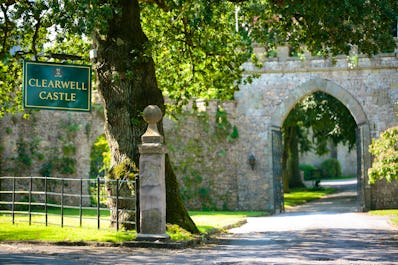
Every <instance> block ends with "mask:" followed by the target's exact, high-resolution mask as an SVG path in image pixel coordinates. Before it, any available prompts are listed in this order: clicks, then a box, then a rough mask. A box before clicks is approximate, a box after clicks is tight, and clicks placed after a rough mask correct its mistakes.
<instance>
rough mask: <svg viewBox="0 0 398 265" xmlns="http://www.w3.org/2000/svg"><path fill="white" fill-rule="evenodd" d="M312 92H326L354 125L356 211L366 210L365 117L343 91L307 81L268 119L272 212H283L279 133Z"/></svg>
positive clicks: (327, 82) (367, 131)
mask: <svg viewBox="0 0 398 265" xmlns="http://www.w3.org/2000/svg"><path fill="white" fill-rule="evenodd" d="M316 91H321V92H324V93H327V94H329V95H331V96H333V97H335V98H336V99H338V100H339V101H340V102H342V103H343V104H344V105H345V106H346V107H347V109H348V110H349V111H350V112H351V115H352V116H353V118H354V120H355V122H356V124H357V127H358V129H357V178H358V201H359V206H358V208H359V210H360V211H366V210H368V209H370V202H371V200H370V185H369V184H368V168H369V167H370V161H371V157H370V154H369V152H368V146H369V145H370V141H371V140H370V139H371V138H370V127H369V122H368V119H367V118H366V114H365V112H364V110H363V109H362V106H361V105H360V104H359V103H358V101H357V100H356V99H355V98H354V97H353V96H352V95H351V94H350V93H349V92H348V91H347V90H345V89H344V88H342V87H341V86H339V85H337V84H336V83H334V82H332V81H330V80H327V79H321V78H316V79H311V80H309V81H307V82H305V83H303V84H302V85H300V86H298V87H296V88H295V89H294V90H293V91H291V92H290V94H289V96H288V98H286V99H285V100H284V101H283V102H282V103H281V104H280V105H279V106H278V107H277V109H276V110H275V112H274V113H273V115H272V117H271V127H270V128H271V129H270V130H271V131H270V135H271V137H270V138H271V146H272V172H273V183H274V187H273V188H274V205H275V206H274V209H275V213H278V212H283V211H284V208H283V190H282V156H281V154H282V134H281V128H282V125H283V122H284V120H285V118H286V117H287V115H288V114H289V112H290V111H291V110H292V108H293V107H294V106H295V104H296V103H297V102H299V101H300V100H301V99H302V98H304V97H305V96H307V95H310V94H312V93H314V92H316Z"/></svg>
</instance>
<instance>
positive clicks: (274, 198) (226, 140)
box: [0, 54, 398, 212]
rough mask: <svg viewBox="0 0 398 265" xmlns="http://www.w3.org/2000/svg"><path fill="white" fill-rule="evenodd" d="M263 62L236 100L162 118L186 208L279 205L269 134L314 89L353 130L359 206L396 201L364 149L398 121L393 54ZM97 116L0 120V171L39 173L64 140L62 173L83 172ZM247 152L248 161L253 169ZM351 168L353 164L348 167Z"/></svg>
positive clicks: (98, 128)
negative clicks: (70, 167) (70, 165)
mask: <svg viewBox="0 0 398 265" xmlns="http://www.w3.org/2000/svg"><path fill="white" fill-rule="evenodd" d="M263 65H264V66H263V67H262V68H257V67H256V66H254V65H253V64H251V63H247V64H245V65H243V67H244V68H245V69H246V73H247V75H249V74H257V75H259V78H256V79H254V80H253V82H252V83H251V84H247V85H245V86H243V87H241V89H240V90H239V91H238V92H236V93H235V100H234V101H231V102H224V103H221V102H217V101H212V102H210V103H209V105H207V106H206V104H203V102H202V103H201V102H198V103H200V104H199V110H203V112H201V113H200V115H193V114H192V113H190V112H189V111H188V110H187V111H186V112H184V113H183V115H181V117H179V119H178V120H177V121H176V120H167V119H165V121H164V126H165V136H166V144H167V145H168V149H169V154H170V156H171V158H172V161H173V164H174V167H175V169H176V172H177V173H178V180H179V182H180V185H181V190H182V192H183V194H184V197H185V200H186V203H187V205H188V206H189V208H190V209H219V210H221V209H228V210H261V211H270V212H275V211H277V210H278V206H277V205H278V203H279V202H278V200H279V198H278V194H279V193H280V188H279V186H278V183H279V181H280V179H279V176H276V175H275V174H277V173H276V172H278V171H277V170H275V168H277V166H278V165H277V164H276V163H278V162H279V160H278V157H276V156H275V150H274V152H273V146H272V144H273V142H272V139H271V138H272V137H271V136H272V135H274V136H275V135H277V134H273V132H276V133H277V132H279V131H280V128H281V126H282V124H283V121H284V119H285V118H286V116H287V115H288V113H289V111H290V110H291V109H292V108H293V107H294V105H295V104H296V103H297V102H299V101H300V100H301V99H302V98H303V97H305V96H307V95H309V94H311V93H313V92H315V91H323V92H325V93H329V94H331V95H332V96H334V97H336V98H337V99H338V100H340V101H341V102H342V103H343V104H344V105H345V106H346V107H347V108H348V109H349V110H350V112H351V114H352V115H353V117H354V119H355V121H356V122H357V125H358V127H359V128H360V132H361V134H360V139H359V140H360V150H359V153H360V156H361V157H360V161H361V167H360V168H359V171H357V172H358V180H359V183H360V184H359V187H360V190H359V194H360V195H359V196H360V200H361V205H362V206H363V207H362V206H361V207H362V208H363V209H367V208H370V207H374V208H379V207H388V208H389V207H395V206H394V205H396V204H394V203H396V202H395V200H394V199H391V198H397V193H396V192H397V186H396V185H395V184H394V185H383V184H377V185H375V186H370V185H369V184H368V182H367V169H368V168H369V167H370V164H371V157H370V154H369V153H368V152H367V147H368V145H369V144H370V142H371V139H372V138H374V137H378V136H379V134H380V132H381V131H383V130H385V129H387V128H389V127H393V126H396V125H398V122H397V116H396V113H397V105H396V102H398V89H397V88H398V81H397V80H398V58H397V56H396V54H385V55H380V56H376V57H374V58H371V59H369V58H366V57H361V56H360V57H359V59H358V61H357V63H356V64H354V65H353V64H352V62H351V61H350V60H347V58H346V57H337V58H334V59H333V60H326V59H322V58H312V57H308V58H306V59H305V60H302V59H299V58H274V59H264V62H263ZM94 109H95V108H94ZM217 110H219V111H217ZM101 113H102V112H101V111H98V112H97V111H93V112H92V113H72V112H57V111H39V112H32V115H31V118H30V119H29V120H26V121H25V120H23V119H22V118H21V117H19V116H14V117H11V116H7V117H5V118H3V119H1V120H0V145H1V146H2V152H1V173H2V175H7V174H9V173H10V172H14V173H15V172H16V173H17V174H18V175H26V174H29V175H30V174H32V175H34V174H40V169H43V167H44V166H45V165H46V163H48V162H49V161H51V159H52V158H54V157H56V158H57V157H58V158H60V157H61V158H62V154H63V152H65V151H66V149H68V148H65V147H68V146H70V147H74V148H72V149H74V151H73V152H74V156H75V161H76V163H75V165H74V168H75V169H76V171H75V172H73V173H70V174H67V175H68V177H75V178H80V177H83V178H86V177H88V174H89V167H90V160H89V159H90V150H91V146H92V144H93V142H94V141H95V139H96V137H97V136H98V135H100V134H102V133H103V117H102V116H101ZM225 118H227V119H225ZM21 143H24V144H25V148H26V149H25V151H23V152H25V153H26V154H25V155H26V156H28V157H30V158H32V159H33V160H34V163H32V164H31V165H27V164H25V162H23V158H26V157H24V154H23V152H22V151H21V150H20V149H18V146H21V145H20V144H21ZM38 150H40V151H38ZM40 154H41V155H40ZM249 157H253V158H254V161H255V165H254V167H253V168H252V167H251V166H250V165H249V163H248V160H249ZM18 163H19V164H18ZM356 168H357V164H356V163H351V169H352V170H353V171H354V172H355V171H356ZM59 173H61V172H60V170H58V172H57V171H55V172H53V174H54V175H59ZM61 175H62V174H61ZM278 189H279V190H278ZM86 190H87V189H86ZM391 205H392V206H391Z"/></svg>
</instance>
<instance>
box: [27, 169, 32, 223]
mask: <svg viewBox="0 0 398 265" xmlns="http://www.w3.org/2000/svg"><path fill="white" fill-rule="evenodd" d="M32 190H33V178H32V176H30V182H29V207H28V209H29V210H28V212H29V225H32Z"/></svg>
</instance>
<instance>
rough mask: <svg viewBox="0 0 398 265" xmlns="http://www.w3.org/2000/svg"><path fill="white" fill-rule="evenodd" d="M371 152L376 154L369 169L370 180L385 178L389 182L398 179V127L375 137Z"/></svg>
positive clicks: (373, 181)
mask: <svg viewBox="0 0 398 265" xmlns="http://www.w3.org/2000/svg"><path fill="white" fill-rule="evenodd" d="M369 152H370V153H371V154H372V155H373V156H374V161H373V165H372V167H371V168H370V169H369V182H370V183H375V182H376V180H379V179H385V180H386V181H387V182H391V181H393V180H396V179H398V127H393V128H390V129H387V130H386V131H384V132H383V133H382V134H381V135H380V138H378V139H373V140H372V144H371V145H370V146H369Z"/></svg>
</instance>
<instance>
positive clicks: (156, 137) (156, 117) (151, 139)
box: [141, 105, 163, 143]
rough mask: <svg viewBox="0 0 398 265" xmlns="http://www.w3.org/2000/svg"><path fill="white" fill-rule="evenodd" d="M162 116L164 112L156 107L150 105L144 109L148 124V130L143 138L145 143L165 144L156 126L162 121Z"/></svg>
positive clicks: (144, 116)
mask: <svg viewBox="0 0 398 265" xmlns="http://www.w3.org/2000/svg"><path fill="white" fill-rule="evenodd" d="M162 116H163V115H162V111H161V110H160V108H159V107H158V106H156V105H149V106H147V107H146V108H145V109H144V112H143V118H144V120H145V121H146V122H147V123H148V128H147V130H146V132H145V133H144V134H143V135H142V137H141V140H142V142H143V143H162V142H163V136H162V135H160V133H159V131H158V126H157V125H156V123H157V122H159V121H160V120H161V119H162Z"/></svg>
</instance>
